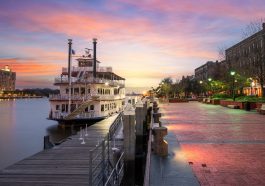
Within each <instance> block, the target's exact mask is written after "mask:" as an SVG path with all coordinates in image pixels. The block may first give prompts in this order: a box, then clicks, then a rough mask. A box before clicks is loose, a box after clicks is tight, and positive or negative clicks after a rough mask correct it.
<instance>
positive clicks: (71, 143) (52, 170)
mask: <svg viewBox="0 0 265 186" xmlns="http://www.w3.org/2000/svg"><path fill="white" fill-rule="evenodd" d="M117 116H118V115H114V116H111V117H109V118H108V119H105V120H103V121H100V122H98V123H96V124H94V125H92V126H90V127H88V131H87V133H88V136H87V137H85V142H86V144H84V145H82V144H81V142H82V141H80V140H79V133H78V134H77V135H74V136H71V137H69V138H68V140H67V141H65V142H64V143H62V144H61V145H59V146H55V147H54V148H52V149H48V150H43V151H41V152H39V153H37V154H35V155H33V156H31V157H29V158H26V159H24V160H22V161H20V162H18V163H16V164H14V165H12V166H9V167H7V168H6V169H4V170H2V171H0V185H1V186H7V185H8V186H32V185H38V186H44V185H45V186H51V185H54V186H55V185H56V186H61V185H62V186H63V185H66V186H69V185H77V186H81V185H88V182H89V151H90V150H91V149H93V148H95V146H96V145H97V144H98V143H99V142H100V141H102V139H103V138H104V137H105V136H106V134H107V133H108V132H109V128H110V126H111V124H112V123H113V122H114V120H115V119H116V118H117Z"/></svg>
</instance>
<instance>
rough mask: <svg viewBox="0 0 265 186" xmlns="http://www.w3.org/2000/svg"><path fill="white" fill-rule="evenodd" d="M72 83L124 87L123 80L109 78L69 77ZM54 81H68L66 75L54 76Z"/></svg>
mask: <svg viewBox="0 0 265 186" xmlns="http://www.w3.org/2000/svg"><path fill="white" fill-rule="evenodd" d="M71 82H72V83H87V84H89V83H102V84H103V83H108V85H110V86H120V87H124V85H125V82H124V80H110V79H102V78H87V79H85V78H84V79H83V78H75V77H72V78H71ZM54 83H68V78H66V77H56V78H55V79H54Z"/></svg>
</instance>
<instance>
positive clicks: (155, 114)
mask: <svg viewBox="0 0 265 186" xmlns="http://www.w3.org/2000/svg"><path fill="white" fill-rule="evenodd" d="M161 116H162V114H161V113H153V117H154V123H161V122H160V121H159V118H160V117H161Z"/></svg>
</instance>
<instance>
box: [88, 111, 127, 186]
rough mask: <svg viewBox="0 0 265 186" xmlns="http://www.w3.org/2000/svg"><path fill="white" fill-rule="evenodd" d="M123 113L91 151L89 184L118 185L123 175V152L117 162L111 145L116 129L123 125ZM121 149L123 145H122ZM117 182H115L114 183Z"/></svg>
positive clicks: (91, 185) (92, 185)
mask: <svg viewBox="0 0 265 186" xmlns="http://www.w3.org/2000/svg"><path fill="white" fill-rule="evenodd" d="M122 124H123V123H122V117H121V114H120V115H119V116H118V117H117V118H116V119H115V121H114V122H113V123H112V125H111V126H110V129H109V133H108V134H107V135H106V136H105V137H104V139H103V140H102V141H101V142H100V143H99V144H98V145H97V146H96V147H95V148H94V149H92V150H90V152H89V185H90V186H97V185H108V186H112V185H117V183H120V182H121V180H122V177H123V167H124V166H123V153H122V154H121V156H120V157H119V160H118V161H117V162H114V160H113V152H112V151H111V145H112V144H115V139H114V138H112V137H113V136H114V134H115V132H116V130H117V129H118V128H119V127H120V126H121V125H122ZM120 149H122V147H121V146H120ZM114 183H115V184H114Z"/></svg>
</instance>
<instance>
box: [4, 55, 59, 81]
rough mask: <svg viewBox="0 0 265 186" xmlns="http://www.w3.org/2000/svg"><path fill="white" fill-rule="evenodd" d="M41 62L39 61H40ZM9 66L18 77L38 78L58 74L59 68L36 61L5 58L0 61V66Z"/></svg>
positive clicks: (56, 65) (55, 65)
mask: <svg viewBox="0 0 265 186" xmlns="http://www.w3.org/2000/svg"><path fill="white" fill-rule="evenodd" d="M40 60H41V59H40ZM5 65H9V66H10V68H11V69H12V71H14V72H16V73H17V76H18V77H21V76H23V77H26V76H29V77H38V76H51V75H56V74H58V71H59V70H60V68H61V67H60V66H59V65H58V64H52V63H48V64H45V63H43V61H38V60H36V59H30V58H29V59H19V58H6V59H3V58H2V59H0V66H5Z"/></svg>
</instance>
